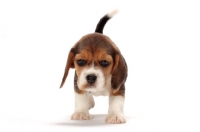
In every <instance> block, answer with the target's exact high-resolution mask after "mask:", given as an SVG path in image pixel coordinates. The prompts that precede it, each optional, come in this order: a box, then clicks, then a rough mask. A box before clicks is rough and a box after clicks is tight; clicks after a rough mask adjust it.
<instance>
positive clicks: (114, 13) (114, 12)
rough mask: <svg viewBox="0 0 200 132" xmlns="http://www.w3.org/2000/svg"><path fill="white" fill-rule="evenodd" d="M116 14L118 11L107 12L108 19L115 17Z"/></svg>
mask: <svg viewBox="0 0 200 132" xmlns="http://www.w3.org/2000/svg"><path fill="white" fill-rule="evenodd" d="M118 12H119V9H115V10H113V11H111V12H109V13H108V14H107V15H108V17H110V18H111V17H113V16H114V15H116V14H117V13H118Z"/></svg>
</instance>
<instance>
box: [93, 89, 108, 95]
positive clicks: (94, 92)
mask: <svg viewBox="0 0 200 132" xmlns="http://www.w3.org/2000/svg"><path fill="white" fill-rule="evenodd" d="M89 93H91V94H92V95H93V96H108V95H109V91H108V89H105V90H104V91H90V92H89Z"/></svg>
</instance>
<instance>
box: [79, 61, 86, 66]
mask: <svg viewBox="0 0 200 132" xmlns="http://www.w3.org/2000/svg"><path fill="white" fill-rule="evenodd" d="M77 64H78V65H79V66H84V65H85V64H86V61H85V60H77Z"/></svg>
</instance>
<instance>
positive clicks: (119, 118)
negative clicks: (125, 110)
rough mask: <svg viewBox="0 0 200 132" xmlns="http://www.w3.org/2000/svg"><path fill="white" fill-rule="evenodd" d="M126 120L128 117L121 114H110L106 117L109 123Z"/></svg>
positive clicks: (118, 122) (119, 122)
mask: <svg viewBox="0 0 200 132" xmlns="http://www.w3.org/2000/svg"><path fill="white" fill-rule="evenodd" d="M125 122H126V119H125V118H124V117H123V116H122V115H121V114H109V115H108V116H107V117H106V123H109V124H121V123H125Z"/></svg>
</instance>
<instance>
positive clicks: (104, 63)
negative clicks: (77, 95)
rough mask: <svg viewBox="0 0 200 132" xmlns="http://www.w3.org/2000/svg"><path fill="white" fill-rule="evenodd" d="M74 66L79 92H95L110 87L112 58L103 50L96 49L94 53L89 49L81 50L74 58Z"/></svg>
mask: <svg viewBox="0 0 200 132" xmlns="http://www.w3.org/2000/svg"><path fill="white" fill-rule="evenodd" d="M74 65H75V69H76V74H77V76H78V81H77V85H78V87H79V89H80V90H87V91H94V92H95V91H103V90H104V89H105V88H108V87H110V80H111V71H112V67H113V58H112V56H111V55H109V54H108V53H107V52H106V51H105V49H103V48H98V49H96V50H95V52H92V49H91V48H86V49H84V50H81V51H80V53H79V54H76V56H75V59H74Z"/></svg>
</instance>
